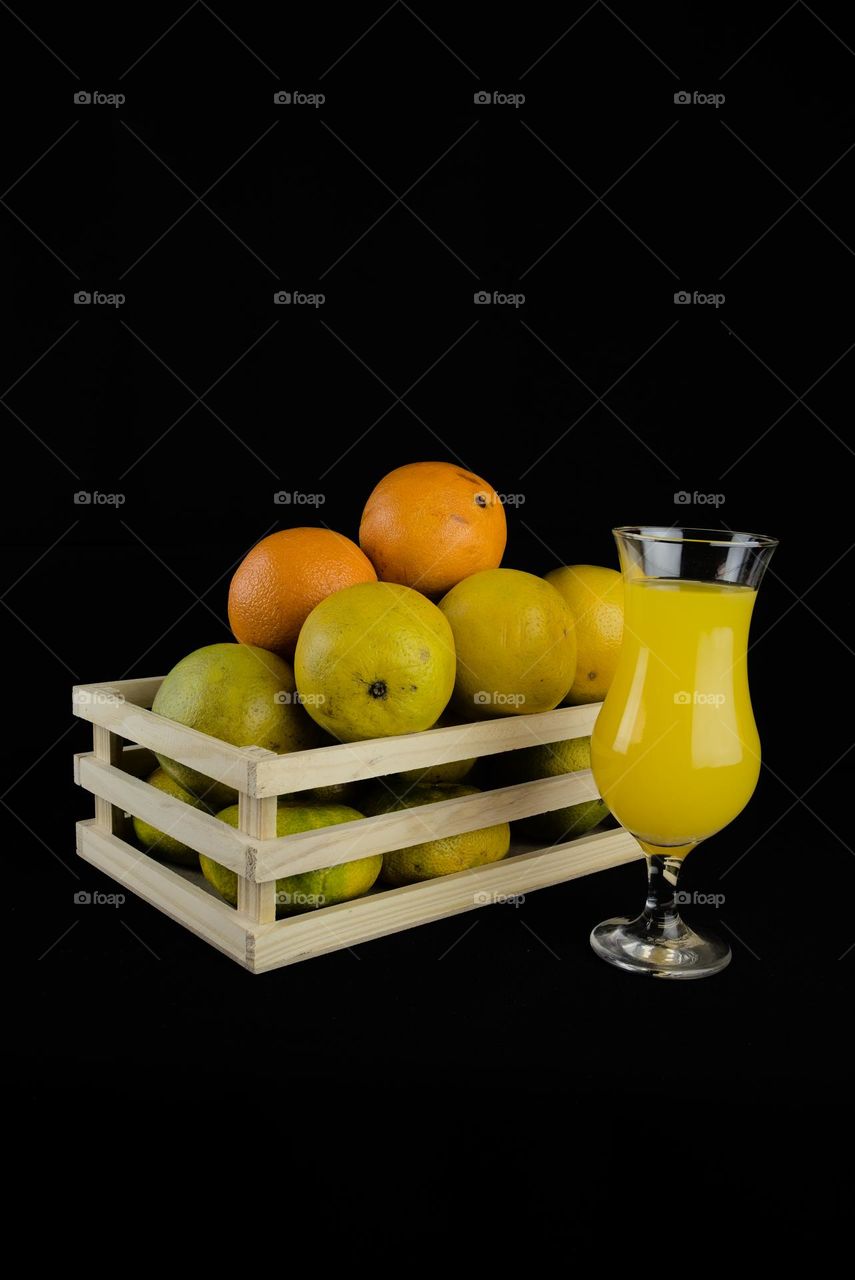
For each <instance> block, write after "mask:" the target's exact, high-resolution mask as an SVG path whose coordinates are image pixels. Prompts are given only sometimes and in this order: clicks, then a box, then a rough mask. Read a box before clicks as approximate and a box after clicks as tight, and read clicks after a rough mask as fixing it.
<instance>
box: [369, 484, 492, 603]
mask: <svg viewBox="0 0 855 1280" xmlns="http://www.w3.org/2000/svg"><path fill="white" fill-rule="evenodd" d="M506 540H507V525H506V522H505V509H504V507H503V506H502V503H501V501H500V500H499V496H498V494H497V493H496V491H495V489H494V488H493V486H492V485H490V484H488V483H487V481H486V480H482V479H481V477H480V476H476V475H473V474H472V472H471V471H466V470H465V468H463V467H458V466H456V465H455V464H454V463H452V462H411V463H409V464H408V465H407V466H405V467H397V468H396V469H395V470H394V471H390V472H389V474H388V475H387V476H384V477H383V479H382V480H381V481H380V483H379V484H378V485H377V487H376V488H375V489H374V492H373V493H372V494H371V496H370V498H369V499H368V502H367V503H366V505H365V510H364V511H363V513H362V522H361V524H360V526H359V545H360V546H361V547H362V550H363V551H364V552H365V554H366V555H367V556H368V558H369V560H370V561H371V563H372V564H373V565H374V568H375V569H376V570H377V576H378V578H380V579H381V580H382V581H383V582H400V583H402V584H403V585H404V586H406V587H415V588H417V589H418V590H419V591H422V592H424V594H425V595H428V596H440V595H442V594H443V593H444V592H446V591H448V590H449V588H451V587H453V586H454V585H455V583H457V582H460V580H461V579H462V578H466V577H468V576H469V574H471V573H477V572H478V571H479V570H480V569H494V568H495V567H496V566H497V565H498V564H501V561H502V556H503V554H504V551H505V542H506Z"/></svg>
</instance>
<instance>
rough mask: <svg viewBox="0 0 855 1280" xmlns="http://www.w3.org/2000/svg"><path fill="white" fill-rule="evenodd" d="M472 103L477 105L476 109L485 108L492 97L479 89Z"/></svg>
mask: <svg viewBox="0 0 855 1280" xmlns="http://www.w3.org/2000/svg"><path fill="white" fill-rule="evenodd" d="M472 101H473V102H474V103H475V105H476V107H483V106H485V105H486V104H487V103H488V102H489V101H490V95H489V93H485V91H484V90H483V89H479V91H478V92H477V93H476V94H473V97H472Z"/></svg>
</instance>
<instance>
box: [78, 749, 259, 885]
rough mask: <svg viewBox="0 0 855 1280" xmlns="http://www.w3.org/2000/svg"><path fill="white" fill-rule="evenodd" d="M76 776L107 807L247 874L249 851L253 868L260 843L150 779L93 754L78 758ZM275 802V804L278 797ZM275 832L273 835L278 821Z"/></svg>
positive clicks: (82, 785)
mask: <svg viewBox="0 0 855 1280" xmlns="http://www.w3.org/2000/svg"><path fill="white" fill-rule="evenodd" d="M77 774H78V781H79V783H80V786H81V787H84V788H85V789H86V790H87V791H91V792H92V794H93V795H94V796H96V797H99V800H98V801H97V802H96V803H107V806H108V808H109V807H112V806H113V805H115V806H117V807H118V809H119V811H120V812H122V813H124V812H127V813H132V814H134V815H135V817H138V818H142V819H143V820H144V821H145V822H150V823H151V825H152V826H153V827H155V828H156V829H157V830H158V831H163V832H165V834H166V835H170V836H174V837H175V839H176V840H181V841H182V842H183V843H184V844H186V845H189V846H190V848H191V849H196V850H197V851H198V852H199V853H206V854H207V855H208V856H209V857H210V858H214V859H216V861H217V862H220V863H222V865H223V866H224V867H229V868H230V869H231V870H232V871H236V872H237V873H238V874H239V875H245V874H246V870H247V862H248V858H250V855H252V856H251V864H252V866H253V867H254V866H255V856H254V850H255V845H256V844H257V843H258V842H257V841H255V840H251V839H250V838H249V837H248V836H246V835H244V833H243V832H242V831H236V830H235V828H234V827H230V826H229V825H228V824H227V823H225V822H220V821H219V819H218V818H215V817H213V816H212V815H211V814H209V813H204V812H202V811H201V810H200V809H194V808H193V807H192V805H189V804H185V803H184V801H183V800H177V799H176V798H175V796H170V795H167V794H166V793H165V792H164V791H158V790H157V788H156V787H150V786H149V785H148V783H147V782H144V781H142V780H141V779H140V778H134V777H132V776H131V775H130V774H128V773H124V772H123V771H122V770H121V769H119V768H117V767H116V766H115V765H109V764H106V763H105V762H104V761H102V760H98V759H97V758H96V757H95V756H94V755H82V756H80V757H78V761H77ZM273 803H274V805H275V801H274V802H273ZM273 830H274V833H275V831H276V827H275V824H274V827H273Z"/></svg>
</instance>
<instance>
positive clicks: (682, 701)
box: [674, 689, 692, 707]
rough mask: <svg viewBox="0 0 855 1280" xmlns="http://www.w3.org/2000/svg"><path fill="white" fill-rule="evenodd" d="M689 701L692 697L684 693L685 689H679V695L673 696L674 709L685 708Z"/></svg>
mask: <svg viewBox="0 0 855 1280" xmlns="http://www.w3.org/2000/svg"><path fill="white" fill-rule="evenodd" d="M691 701H692V695H691V694H690V693H686V690H685V689H681V690H680V692H679V693H675V694H674V705H675V707H687V706H688V705H689V703H690V702H691Z"/></svg>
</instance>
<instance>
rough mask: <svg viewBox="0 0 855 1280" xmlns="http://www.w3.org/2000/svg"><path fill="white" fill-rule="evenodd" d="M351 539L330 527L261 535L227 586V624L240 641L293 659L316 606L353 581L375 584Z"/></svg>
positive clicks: (372, 570)
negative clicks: (306, 622)
mask: <svg viewBox="0 0 855 1280" xmlns="http://www.w3.org/2000/svg"><path fill="white" fill-rule="evenodd" d="M376 581H377V574H376V573H375V572H374V569H373V567H372V565H371V562H370V561H369V560H368V559H367V558H366V557H365V556H364V555H363V554H362V552H361V551H360V550H359V547H358V546H357V545H356V543H355V542H351V540H350V538H345V537H344V536H343V535H342V534H340V533H334V532H333V530H332V529H282V530H281V531H280V532H279V533H271V534H270V536H269V537H267V538H262V540H261V542H259V543H257V544H256V546H254V547H253V548H252V550H251V551H250V552H249V554H248V555H247V556H246V557H245V558H244V559H243V561H242V562H241V564H240V565H239V566H238V568H237V571H236V572H235V575H234V577H233V578H232V583H231V586H230V587H229V625H230V626H231V629H232V631H233V632H234V635H235V638H236V639H237V640H239V641H240V642H241V644H254V645H258V647H259V648H261V649H270V650H271V651H272V652H273V653H279V654H282V655H283V656H284V657H286V658H289V659H291V658H293V657H294V649H295V646H296V644H297V636H298V635H299V634H300V628H301V627H302V625H303V623H304V622H305V621H306V618H307V617H308V616H309V614H310V613H311V612H312V610H313V609H314V607H315V605H316V604H320V602H321V601H322V600H325V599H326V597H327V596H329V595H332V593H333V592H334V591H341V590H342V588H343V587H352V586H353V585H354V584H355V583H357V582H376Z"/></svg>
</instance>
